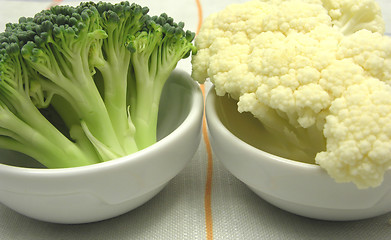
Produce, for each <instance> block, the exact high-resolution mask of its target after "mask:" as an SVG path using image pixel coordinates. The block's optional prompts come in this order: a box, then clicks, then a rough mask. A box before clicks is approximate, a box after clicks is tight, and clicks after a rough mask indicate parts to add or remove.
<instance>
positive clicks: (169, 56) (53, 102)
mask: <svg viewBox="0 0 391 240" xmlns="http://www.w3.org/2000/svg"><path fill="white" fill-rule="evenodd" d="M148 11H149V9H148V8H147V7H141V6H140V5H137V4H135V3H133V4H130V3H129V2H121V3H117V4H112V3H106V2H99V3H93V2H82V3H80V5H78V6H76V7H71V6H55V7H52V8H50V9H48V10H43V11H41V12H39V13H37V14H36V15H35V16H34V17H29V18H26V17H21V18H20V19H19V22H18V23H9V24H7V25H6V29H5V31H4V32H3V33H0V147H1V148H4V149H10V150H15V151H19V152H22V153H24V154H27V155H29V156H31V157H33V158H34V159H36V160H37V161H39V162H40V163H42V164H43V165H45V166H46V167H48V168H63V167H76V166H83V165H89V164H93V163H98V162H102V161H108V160H111V159H115V158H118V157H121V156H125V155H129V154H132V153H134V152H137V151H139V150H141V149H144V148H146V147H148V146H150V145H152V144H153V143H155V142H156V127H157V117H158V116H157V115H158V107H159V101H160V95H161V92H162V89H163V86H164V83H165V81H166V80H167V78H168V76H169V75H170V73H171V72H172V71H173V69H174V68H175V67H176V65H177V63H178V61H179V60H181V59H183V58H187V57H188V56H189V55H190V54H195V53H196V48H195V47H194V46H193V44H192V41H193V39H194V33H192V32H190V31H185V30H184V24H183V23H182V22H180V23H175V22H174V20H173V19H172V18H171V17H169V16H167V14H161V15H160V16H150V15H148Z"/></svg>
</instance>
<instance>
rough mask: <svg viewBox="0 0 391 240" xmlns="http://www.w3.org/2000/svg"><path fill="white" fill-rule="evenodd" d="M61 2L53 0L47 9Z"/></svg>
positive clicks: (60, 0)
mask: <svg viewBox="0 0 391 240" xmlns="http://www.w3.org/2000/svg"><path fill="white" fill-rule="evenodd" d="M61 2H62V0H53V1H52V3H50V5H49V6H48V7H47V8H48V9H49V8H51V7H54V6H57V5H59V4H60V3H61Z"/></svg>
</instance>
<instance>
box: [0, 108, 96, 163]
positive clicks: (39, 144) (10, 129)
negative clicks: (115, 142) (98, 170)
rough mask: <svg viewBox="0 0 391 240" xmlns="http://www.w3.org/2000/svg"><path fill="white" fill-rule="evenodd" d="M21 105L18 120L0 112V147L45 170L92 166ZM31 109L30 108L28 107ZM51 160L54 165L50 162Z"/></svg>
mask: <svg viewBox="0 0 391 240" xmlns="http://www.w3.org/2000/svg"><path fill="white" fill-rule="evenodd" d="M29 103H30V102H29V101H25V102H24V104H23V108H21V109H20V110H21V111H23V112H22V113H21V114H20V117H17V116H16V115H14V114H13V113H12V112H11V111H10V110H8V109H7V108H6V107H4V106H2V107H1V108H0V116H1V117H0V126H1V127H0V132H1V134H0V135H1V137H0V146H1V147H2V148H6V149H10V150H14V151H19V152H22V153H24V154H27V155H29V156H32V157H33V158H35V159H36V160H37V161H39V162H41V163H42V164H43V165H45V166H46V167H48V168H58V167H77V166H83V165H89V164H93V163H96V161H95V158H92V159H91V158H88V157H87V156H86V155H85V154H84V152H83V151H81V150H80V149H79V148H78V147H77V146H76V145H75V144H74V143H73V142H71V141H70V140H68V139H67V138H66V137H64V135H62V134H61V133H60V132H59V131H58V130H57V129H56V128H54V127H52V125H51V124H49V122H48V121H47V120H46V119H45V118H44V117H43V116H42V115H41V114H40V113H39V111H38V110H37V109H36V108H35V107H34V106H33V107H31V106H29V105H30V104H29ZM31 105H32V104H31ZM53 159H55V161H53Z"/></svg>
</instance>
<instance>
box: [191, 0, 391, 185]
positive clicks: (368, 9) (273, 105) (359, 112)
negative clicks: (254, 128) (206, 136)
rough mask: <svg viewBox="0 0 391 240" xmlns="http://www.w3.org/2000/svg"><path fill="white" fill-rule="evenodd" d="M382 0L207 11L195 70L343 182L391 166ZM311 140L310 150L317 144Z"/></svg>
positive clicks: (261, 3) (389, 49) (278, 1)
mask: <svg viewBox="0 0 391 240" xmlns="http://www.w3.org/2000/svg"><path fill="white" fill-rule="evenodd" d="M384 29H385V24H384V21H383V18H382V15H381V10H380V8H379V6H378V5H377V3H376V2H375V1H374V0H252V1H249V2H246V3H242V4H232V5H229V6H227V7H226V8H225V9H224V10H222V11H220V12H216V13H214V14H212V15H210V16H208V17H207V18H206V19H205V21H204V23H203V26H202V28H201V30H200V32H199V34H198V36H197V37H196V39H195V45H196V46H197V48H198V53H197V55H195V56H193V58H192V66H193V69H192V77H193V78H194V79H195V80H197V81H199V82H201V83H202V82H204V81H205V80H206V79H210V80H211V82H212V83H213V84H214V86H215V90H216V93H217V95H219V96H223V95H225V94H228V95H229V96H230V97H232V98H233V99H235V100H237V101H238V111H239V112H251V113H252V114H253V115H254V116H255V117H256V118H258V119H259V120H260V121H261V122H262V123H263V125H264V126H265V128H266V129H267V130H268V131H269V132H270V133H272V134H275V135H277V136H279V137H280V139H282V140H283V141H288V142H289V143H290V144H291V145H292V146H294V147H296V148H301V149H303V150H304V151H308V152H311V153H312V152H314V149H315V152H314V155H311V156H309V157H310V158H312V159H314V162H316V163H317V164H319V165H320V166H321V167H322V168H324V169H325V170H326V171H327V172H328V173H329V175H330V176H331V177H333V178H334V179H335V180H336V181H337V182H353V183H354V184H356V185H357V187H359V188H367V187H376V186H378V185H380V184H381V182H382V180H383V176H384V173H385V171H387V170H388V169H389V168H390V167H391V38H390V37H388V36H385V35H384ZM310 149H311V150H310Z"/></svg>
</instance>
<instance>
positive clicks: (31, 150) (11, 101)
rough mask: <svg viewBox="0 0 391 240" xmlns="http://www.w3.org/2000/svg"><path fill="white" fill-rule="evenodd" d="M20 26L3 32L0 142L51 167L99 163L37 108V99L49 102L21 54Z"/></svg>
mask: <svg viewBox="0 0 391 240" xmlns="http://www.w3.org/2000/svg"><path fill="white" fill-rule="evenodd" d="M23 25H24V24H23ZM27 25H28V26H34V24H32V23H27ZM27 25H26V26H27ZM20 27H21V26H16V25H13V26H11V25H8V26H7V30H6V32H4V33H2V34H0V146H1V147H2V148H6V149H10V150H14V151H19V152H22V153H24V154H27V155H29V156H31V157H33V158H35V159H36V160H38V161H39V162H41V163H42V164H44V165H46V166H47V167H49V168H54V167H58V166H61V167H74V166H81V165H88V164H93V163H96V162H97V157H96V154H95V151H93V149H91V148H84V146H83V144H81V145H78V144H75V143H74V142H72V141H71V140H69V139H68V138H66V137H65V136H64V135H63V134H62V133H61V132H60V131H59V130H58V129H57V128H55V127H54V126H53V125H52V124H51V123H50V122H49V121H48V120H47V119H46V118H45V117H44V116H43V115H42V114H41V113H40V111H39V110H38V109H37V108H36V105H35V104H34V103H37V104H39V105H46V104H47V103H46V102H47V100H45V99H41V96H42V95H43V93H42V92H40V91H39V88H37V87H36V84H35V79H34V77H36V76H37V74H36V73H35V72H34V70H33V69H31V67H30V66H29V65H27V64H26V63H25V62H24V60H23V58H22V56H21V54H20V47H19V45H20V44H21V43H20V42H23V41H24V40H23V39H22V38H23V37H25V36H26V33H23V32H21V31H20V29H21V28H20ZM11 28H12V29H16V31H10V29H11ZM22 44H23V43H22ZM91 150H92V151H91ZM53 160H55V161H53Z"/></svg>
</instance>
